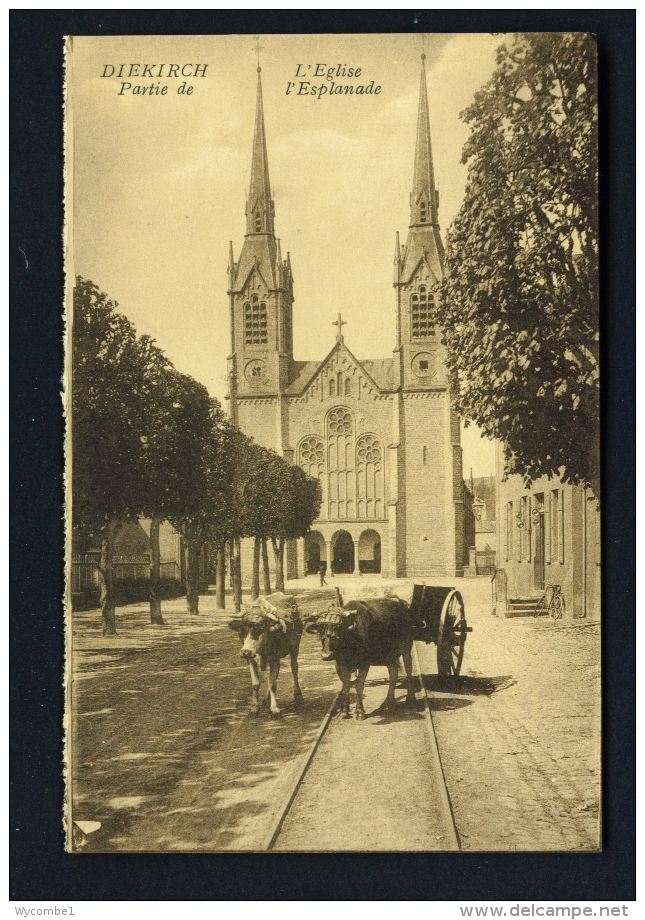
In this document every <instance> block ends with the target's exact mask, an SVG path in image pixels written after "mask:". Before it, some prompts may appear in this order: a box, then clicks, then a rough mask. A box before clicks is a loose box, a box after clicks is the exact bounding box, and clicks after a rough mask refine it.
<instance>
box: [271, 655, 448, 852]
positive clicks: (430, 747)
mask: <svg viewBox="0 0 645 920" xmlns="http://www.w3.org/2000/svg"><path fill="white" fill-rule="evenodd" d="M416 646H417V643H416V642H415V643H413V647H412V662H413V672H414V676H415V677H416V678H418V679H419V681H420V684H421V696H422V701H423V723H424V725H423V728H422V729H421V730H422V731H424V733H425V739H424V741H425V744H424V750H425V752H426V753H427V762H426V763H424V764H423V769H422V772H423V773H427V775H428V783H429V784H430V783H431V784H432V786H433V788H432V790H431V791H432V794H433V796H434V797H435V799H436V801H437V803H438V805H437V807H438V810H439V812H440V815H441V828H442V830H443V831H444V834H443V835H442V836H441V837H438V838H437V839H441V840H444V838H445V842H444V843H443V844H442V846H441V849H447V850H459V849H460V848H461V846H460V841H459V833H458V831H457V827H456V825H455V820H454V815H453V812H452V807H451V804H450V796H449V794H448V790H447V787H446V782H445V777H444V773H443V768H442V765H441V758H440V756H439V749H438V746H437V739H436V735H435V730H434V725H433V722H432V712H431V708H430V704H429V699H428V693H427V690H426V688H425V686H424V683H423V679H422V672H421V666H420V662H419V654H418V650H417V647H416ZM339 698H340V692H339V693H337V694H336V696H335V697H334V699H333V701H332V704H331V705H330V707H329V709H328V710H327V712H326V714H325V716H324V718H323V719H322V722H321V723H320V726H319V728H318V730H317V732H316V735H315V737H314V739H313V741H312V743H311V744H310V746H309V748H308V749H307V750H306V751H305V753H304V754H302V755H301V757H300V758H299V759H298V760H297V761H296V763H295V764H294V767H293V768H292V770H293V772H292V775H291V777H290V780H289V782H288V788H287V792H286V794H285V795H284V797H283V800H282V802H281V803H280V806H279V808H278V811H277V812H276V814H275V815H274V817H273V820H272V822H271V825H270V827H269V829H268V831H267V833H266V835H265V837H264V839H263V841H262V845H261V847H260V849H262V850H265V851H271V850H273V849H276V848H278V842H279V840H280V835H281V833H282V830H283V827H284V824H285V821H286V820H287V818H288V816H289V814H290V812H291V811H292V809H293V808H294V806H295V805H296V804H297V801H298V796H299V793H300V791H301V788H302V785H303V782H304V780H305V777H306V775H307V774H308V772H309V771H310V769H311V767H312V764H313V762H314V759H315V758H316V755H317V754H318V752H319V750H320V745H321V742H322V740H323V738H324V736H325V734H326V732H327V731H328V729H329V726H330V724H331V723H332V717H333V715H334V713H335V711H336V708H337V706H338V702H339ZM417 699H418V696H417ZM417 724H418V723H417ZM358 740H359V739H358V738H357V743H358ZM425 793H426V790H424V789H421V790H420V794H421V795H424V794H425Z"/></svg>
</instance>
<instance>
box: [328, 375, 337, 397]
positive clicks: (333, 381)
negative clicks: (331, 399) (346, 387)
mask: <svg viewBox="0 0 645 920" xmlns="http://www.w3.org/2000/svg"><path fill="white" fill-rule="evenodd" d="M329 395H330V396H335V395H336V378H335V377H332V378H331V379H330V381H329Z"/></svg>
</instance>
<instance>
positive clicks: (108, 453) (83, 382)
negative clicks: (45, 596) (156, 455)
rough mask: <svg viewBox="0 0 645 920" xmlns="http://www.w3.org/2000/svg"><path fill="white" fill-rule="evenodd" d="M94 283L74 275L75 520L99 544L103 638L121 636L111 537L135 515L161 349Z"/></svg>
mask: <svg viewBox="0 0 645 920" xmlns="http://www.w3.org/2000/svg"><path fill="white" fill-rule="evenodd" d="M117 306H118V304H116V303H115V302H114V301H112V300H110V299H109V298H108V296H107V295H106V294H104V293H103V292H101V291H100V290H99V289H98V287H97V286H96V285H95V284H94V283H93V282H91V281H88V280H85V279H83V278H81V277H78V278H77V279H76V287H75V289H74V317H73V329H72V418H71V428H72V458H71V459H72V495H73V511H72V520H73V524H74V526H76V527H81V528H83V530H85V532H87V533H92V534H96V535H98V536H99V538H100V542H101V557H100V562H99V573H100V579H101V601H100V603H101V615H102V619H103V635H104V636H107V635H114V634H115V633H116V619H115V602H114V574H113V566H112V559H113V554H114V541H115V539H116V536H117V534H118V531H119V529H120V528H121V526H122V525H123V524H124V523H125V522H126V521H135V520H137V515H138V513H139V511H140V503H141V495H142V490H143V484H144V470H143V466H142V462H141V460H142V444H143V440H142V439H143V437H144V432H145V423H146V414H147V412H148V409H149V399H148V395H149V391H148V378H149V375H150V374H151V371H152V369H153V368H156V367H158V366H159V364H163V361H164V359H163V356H162V355H161V352H159V350H158V349H157V348H156V347H155V346H154V343H153V342H152V340H151V339H150V338H148V337H147V336H142V337H140V338H137V335H136V332H135V330H134V327H133V326H132V324H131V323H130V322H129V320H128V319H126V317H125V316H122V315H121V314H120V313H117V312H116V307H117Z"/></svg>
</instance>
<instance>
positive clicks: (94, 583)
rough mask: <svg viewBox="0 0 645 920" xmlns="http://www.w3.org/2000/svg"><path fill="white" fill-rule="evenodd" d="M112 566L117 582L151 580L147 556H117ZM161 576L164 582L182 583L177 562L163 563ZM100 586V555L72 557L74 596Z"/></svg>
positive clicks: (160, 569) (88, 554)
mask: <svg viewBox="0 0 645 920" xmlns="http://www.w3.org/2000/svg"><path fill="white" fill-rule="evenodd" d="M112 566H113V569H114V578H115V580H116V581H148V580H149V578H150V559H149V558H147V557H145V556H144V557H141V556H136V557H132V556H115V557H114V559H113V562H112ZM159 576H160V578H161V579H162V580H167V581H176V582H181V569H180V567H179V565H178V564H177V563H176V562H162V563H161V565H160V566H159ZM99 586H100V577H99V554H98V553H86V554H85V555H74V556H72V594H82V593H85V592H87V591H91V590H92V589H96V590H98V588H99Z"/></svg>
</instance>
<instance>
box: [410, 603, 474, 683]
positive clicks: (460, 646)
mask: <svg viewBox="0 0 645 920" xmlns="http://www.w3.org/2000/svg"><path fill="white" fill-rule="evenodd" d="M410 611H411V613H412V616H413V617H414V619H415V621H416V623H417V624H418V625H417V626H416V627H415V639H419V640H421V641H423V642H426V643H428V642H432V643H434V644H435V645H436V646H437V672H438V674H439V677H441V678H446V677H459V672H460V671H461V663H462V661H463V658H464V646H465V645H466V635H467V633H469V632H472V628H471V627H470V626H468V625H467V623H466V611H465V609H464V602H463V599H462V596H461V594H460V593H459V591H457V590H455V588H437V587H432V586H429V585H415V586H414V591H413V594H412V602H411V604H410Z"/></svg>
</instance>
